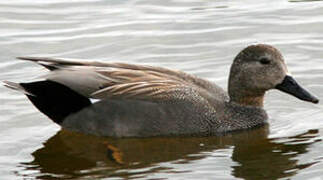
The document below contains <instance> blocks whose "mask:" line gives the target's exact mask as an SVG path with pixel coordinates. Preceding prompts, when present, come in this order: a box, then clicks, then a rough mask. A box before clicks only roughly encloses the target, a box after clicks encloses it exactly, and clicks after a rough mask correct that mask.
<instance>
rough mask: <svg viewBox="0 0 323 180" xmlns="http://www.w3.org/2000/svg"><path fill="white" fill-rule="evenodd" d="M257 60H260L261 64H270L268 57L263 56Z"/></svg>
mask: <svg viewBox="0 0 323 180" xmlns="http://www.w3.org/2000/svg"><path fill="white" fill-rule="evenodd" d="M259 61H260V63H261V64H270V60H269V59H268V58H265V57H264V58H261V59H260V60H259Z"/></svg>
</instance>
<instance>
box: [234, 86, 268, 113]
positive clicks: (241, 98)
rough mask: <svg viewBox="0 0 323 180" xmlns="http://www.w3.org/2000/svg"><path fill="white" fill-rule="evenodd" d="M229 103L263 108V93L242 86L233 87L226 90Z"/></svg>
mask: <svg viewBox="0 0 323 180" xmlns="http://www.w3.org/2000/svg"><path fill="white" fill-rule="evenodd" d="M228 92H229V96H230V102H232V103H235V104H239V105H242V106H253V107H259V108H263V107H264V96H265V91H256V92H255V91H252V90H248V89H244V88H243V86H239V85H235V86H230V84H229V88H228Z"/></svg>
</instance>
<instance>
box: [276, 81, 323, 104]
mask: <svg viewBox="0 0 323 180" xmlns="http://www.w3.org/2000/svg"><path fill="white" fill-rule="evenodd" d="M276 89H279V90H281V91H283V92H285V93H288V94H291V95H293V96H295V97H297V98H298V99H301V100H304V101H309V102H312V103H315V104H317V103H318V102H319V100H318V99H317V98H316V97H314V96H313V95H311V94H310V93H309V92H308V91H306V90H305V89H304V88H302V87H301V86H300V85H299V84H298V83H297V82H296V81H295V79H294V78H293V77H291V76H288V75H287V76H286V77H285V78H284V80H283V82H282V83H280V84H278V85H277V86H276Z"/></svg>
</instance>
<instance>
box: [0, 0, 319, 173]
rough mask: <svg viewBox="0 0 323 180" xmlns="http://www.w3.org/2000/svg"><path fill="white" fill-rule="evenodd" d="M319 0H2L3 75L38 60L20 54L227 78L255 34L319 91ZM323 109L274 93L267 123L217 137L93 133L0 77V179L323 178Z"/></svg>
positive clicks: (35, 72) (32, 72)
mask: <svg viewBox="0 0 323 180" xmlns="http://www.w3.org/2000/svg"><path fill="white" fill-rule="evenodd" d="M322 30H323V1H283V0H274V1H239V2H236V1H211V0H209V1H208V0H206V1H195V0H188V1H183V0H173V1H164V0H163V1H161V0H160V1H148V0H146V1H135V0H126V1H120V0H111V1H103V0H96V1H90V0H79V1H62V0H44V1H42V0H36V1H31V0H4V1H1V2H0V55H1V59H0V80H11V81H18V82H19V81H28V80H32V79H33V78H34V77H36V76H39V75H42V74H44V73H45V72H46V70H45V69H43V68H42V67H39V66H37V65H35V64H32V63H30V62H23V61H19V60H16V59H15V57H16V56H22V55H50V56H57V57H69V58H82V59H95V60H96V59H98V60H103V61H107V62H112V61H113V62H115V61H120V62H129V63H139V64H151V65H157V66H163V67H168V68H172V69H180V70H183V71H185V72H188V73H192V74H195V75H197V76H200V77H203V78H206V79H209V80H211V81H214V82H216V83H217V84H219V85H220V86H222V87H226V85H227V78H228V73H229V67H230V65H231V63H232V59H233V58H234V56H235V55H236V54H237V53H238V52H239V51H240V50H241V49H242V48H244V47H246V46H247V45H249V44H251V43H256V42H262V43H268V44H271V45H274V46H275V47H277V48H278V49H280V50H281V51H282V53H283V55H284V57H285V59H286V61H287V64H288V67H289V70H290V71H291V72H292V73H293V75H294V77H295V78H296V79H297V80H298V81H299V83H300V84H302V85H303V86H304V87H305V88H307V89H309V90H310V91H311V92H313V93H314V94H316V95H317V96H318V97H319V98H320V99H321V101H322V100H323V31H322ZM322 108H323V106H322V105H321V104H318V105H314V104H310V103H306V102H302V101H300V100H298V99H296V98H294V97H291V96H289V95H286V94H283V93H281V92H278V91H270V92H269V93H268V94H267V96H266V102H265V109H266V110H267V112H268V114H269V116H270V118H269V126H268V127H264V128H260V129H256V130H251V131H247V132H241V133H234V134H229V135H226V136H222V137H204V138H184V137H182V138H179V137H177V138H144V139H134V138H130V139H113V138H98V137H93V136H86V135H82V134H76V133H71V132H67V131H61V130H60V128H59V126H57V125H55V124H54V123H52V122H51V121H50V120H49V119H48V118H47V117H46V116H44V115H42V114H41V113H39V112H38V111H37V110H36V109H35V108H34V107H33V106H32V105H31V103H30V102H29V101H28V100H27V99H26V98H25V97H24V96H23V95H21V94H19V93H17V92H13V91H11V90H9V89H6V88H4V87H3V86H0V177H1V179H37V178H39V179H55V178H57V179H60V178H71V179H77V178H80V179H95V178H99V179H101V178H102V179H103V178H109V179H135V178H139V179H235V178H237V179H239V178H240V179H279V178H282V179H323V155H322V154H323V144H322V139H323V110H322Z"/></svg>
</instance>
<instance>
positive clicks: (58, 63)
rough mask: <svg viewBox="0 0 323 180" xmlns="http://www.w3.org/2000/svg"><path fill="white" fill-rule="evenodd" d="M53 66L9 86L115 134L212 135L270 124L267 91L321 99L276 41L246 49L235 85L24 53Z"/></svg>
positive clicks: (82, 125)
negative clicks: (293, 71) (291, 66)
mask: <svg viewBox="0 0 323 180" xmlns="http://www.w3.org/2000/svg"><path fill="white" fill-rule="evenodd" d="M18 59H21V60H27V61H32V62H35V63H37V64H39V65H42V66H43V67H45V68H46V69H48V70H49V72H48V73H47V74H46V75H43V76H41V79H40V80H35V81H32V82H21V83H15V82H10V81H3V82H4V85H5V86H6V87H8V88H11V89H14V90H18V91H20V92H22V93H24V94H25V95H26V96H27V98H28V99H29V100H30V101H31V103H32V104H33V105H34V106H35V107H36V108H37V109H38V110H39V111H40V112H42V113H43V114H45V115H46V116H48V117H49V118H50V119H51V120H52V121H53V122H55V123H57V124H58V125H60V126H61V127H62V128H63V129H66V130H69V131H76V132H80V133H84V134H90V135H96V136H108V137H118V138H122V137H154V136H212V135H215V136H216V135H223V134H228V133H231V132H235V131H241V130H248V129H253V128H257V127H261V126H264V125H266V124H268V115H267V113H266V111H265V110H264V97H265V93H266V92H267V91H269V90H272V89H277V90H280V91H282V92H285V93H287V94H290V95H292V96H295V97H296V98H298V99H300V100H303V101H308V102H311V103H318V102H319V100H318V98H316V97H315V96H314V95H312V94H311V93H310V92H308V91H307V90H305V89H304V88H302V87H301V86H300V85H299V84H298V83H297V82H296V80H295V79H294V78H293V77H292V75H291V74H290V73H289V71H288V69H287V66H286V63H285V60H284V58H283V56H282V54H281V52H280V51H279V50H278V49H276V48H275V47H273V46H271V45H268V44H253V45H249V46H247V47H246V48H244V49H242V50H241V51H240V52H239V53H238V55H236V57H235V58H234V60H233V63H232V65H231V69H230V74H229V80H228V88H227V89H228V91H227V92H226V91H225V90H224V89H223V88H221V87H220V86H218V85H216V84H215V83H213V82H211V81H208V80H206V79H203V78H200V77H197V76H194V75H191V74H188V73H185V72H183V71H179V70H171V69H168V68H164V67H154V66H149V65H136V64H128V63H111V62H101V61H85V60H73V59H64V58H53V57H18Z"/></svg>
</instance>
